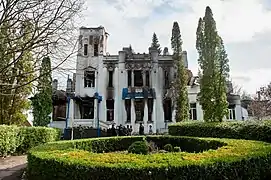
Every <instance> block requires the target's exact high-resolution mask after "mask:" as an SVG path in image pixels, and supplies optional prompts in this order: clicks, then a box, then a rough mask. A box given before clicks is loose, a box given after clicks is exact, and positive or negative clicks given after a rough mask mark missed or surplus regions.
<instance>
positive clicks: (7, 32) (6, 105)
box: [0, 21, 35, 125]
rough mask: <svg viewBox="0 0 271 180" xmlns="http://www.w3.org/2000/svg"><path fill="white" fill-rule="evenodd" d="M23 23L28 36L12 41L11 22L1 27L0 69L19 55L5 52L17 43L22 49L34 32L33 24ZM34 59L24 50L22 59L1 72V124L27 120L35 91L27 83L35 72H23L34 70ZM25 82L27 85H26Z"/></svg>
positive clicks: (19, 122)
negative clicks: (27, 112)
mask: <svg viewBox="0 0 271 180" xmlns="http://www.w3.org/2000/svg"><path fill="white" fill-rule="evenodd" d="M22 25H23V26H22V27H21V29H20V31H21V32H24V33H25V34H27V35H25V36H23V37H22V38H21V39H18V40H17V41H16V42H14V41H9V38H8V37H10V38H13V37H14V36H16V35H17V34H16V32H13V31H12V29H10V28H9V26H10V25H9V23H5V24H3V25H2V26H0V27H1V29H0V41H1V46H0V59H1V63H0V69H2V68H3V67H6V66H7V65H8V64H9V63H10V62H11V61H14V60H15V59H16V58H17V53H15V52H13V53H10V54H8V55H6V54H5V53H6V52H7V51H9V50H10V49H12V48H13V47H15V46H16V48H23V46H24V45H25V44H24V43H25V42H27V41H28V40H29V39H30V38H31V32H33V26H32V24H31V23H29V22H27V21H25V22H23V24H22ZM33 61H34V59H33V54H32V53H31V51H30V50H25V51H24V52H23V53H21V54H20V61H16V62H14V63H13V65H12V66H10V67H9V68H6V69H5V70H4V71H3V73H2V74H0V88H1V91H0V101H1V106H0V109H1V112H0V113H1V117H0V124H9V125H10V124H17V125H22V124H24V123H25V121H26V120H27V115H26V111H27V110H28V109H29V108H30V104H29V101H28V96H29V95H30V94H31V91H32V84H31V83H28V82H29V81H30V80H31V79H32V78H34V77H35V76H34V74H33V73H28V74H27V75H26V74H24V72H32V71H33ZM25 83H28V84H27V85H24V84H25ZM21 85H24V86H21ZM10 87H11V88H10Z"/></svg>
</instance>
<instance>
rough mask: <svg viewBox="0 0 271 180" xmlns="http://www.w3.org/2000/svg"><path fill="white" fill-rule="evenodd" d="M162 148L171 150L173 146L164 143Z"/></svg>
mask: <svg viewBox="0 0 271 180" xmlns="http://www.w3.org/2000/svg"><path fill="white" fill-rule="evenodd" d="M164 150H166V151H168V152H172V151H173V146H172V145H171V144H166V145H165V146H164Z"/></svg>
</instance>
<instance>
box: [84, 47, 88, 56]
mask: <svg viewBox="0 0 271 180" xmlns="http://www.w3.org/2000/svg"><path fill="white" fill-rule="evenodd" d="M87 55H88V44H84V56H87Z"/></svg>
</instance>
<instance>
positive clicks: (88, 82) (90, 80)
mask: <svg viewBox="0 0 271 180" xmlns="http://www.w3.org/2000/svg"><path fill="white" fill-rule="evenodd" d="M84 84H85V87H95V71H85V74H84Z"/></svg>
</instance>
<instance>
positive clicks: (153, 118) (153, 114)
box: [152, 99, 156, 133]
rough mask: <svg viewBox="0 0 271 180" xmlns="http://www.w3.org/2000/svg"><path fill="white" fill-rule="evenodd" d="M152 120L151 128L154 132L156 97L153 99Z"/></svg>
mask: <svg viewBox="0 0 271 180" xmlns="http://www.w3.org/2000/svg"><path fill="white" fill-rule="evenodd" d="M152 121H153V127H152V130H153V132H154V133H156V99H154V100H153V110H152Z"/></svg>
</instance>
